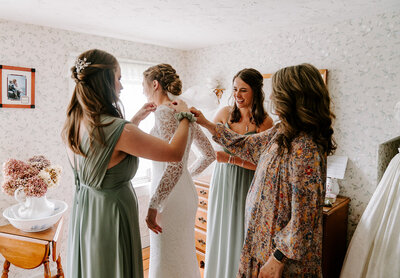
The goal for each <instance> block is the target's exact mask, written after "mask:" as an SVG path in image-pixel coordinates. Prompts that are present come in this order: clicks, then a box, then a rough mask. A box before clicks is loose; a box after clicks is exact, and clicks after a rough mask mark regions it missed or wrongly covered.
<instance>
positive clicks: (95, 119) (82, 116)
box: [62, 49, 123, 156]
mask: <svg viewBox="0 0 400 278" xmlns="http://www.w3.org/2000/svg"><path fill="white" fill-rule="evenodd" d="M77 61H81V63H85V66H84V67H83V68H81V67H80V66H79V64H78V63H76V64H75V65H74V66H73V67H72V68H71V72H72V76H71V77H72V79H73V80H74V81H75V83H76V84H75V89H74V92H73V94H72V98H71V101H70V103H69V105H68V109H67V119H66V121H65V123H64V128H63V132H62V137H63V140H64V142H65V143H66V144H67V145H68V147H69V148H70V149H71V150H72V151H73V152H74V153H76V154H80V155H83V156H86V154H84V153H83V151H82V150H81V148H80V127H81V123H82V120H83V121H84V123H85V126H86V128H87V131H88V135H89V140H90V144H92V143H93V141H95V140H96V141H97V142H99V143H100V144H104V143H105V139H104V133H103V131H102V129H101V127H104V126H106V125H109V124H110V123H108V124H101V122H100V115H103V114H104V115H110V116H113V117H118V118H123V114H122V112H121V109H120V107H119V104H118V101H119V100H118V96H117V94H116V92H115V71H116V70H117V68H118V61H117V59H116V58H115V57H114V56H113V55H111V54H109V53H107V52H105V51H102V50H98V49H92V50H88V51H86V52H84V53H82V54H81V55H79V57H78V60H77ZM77 66H78V69H77Z"/></svg>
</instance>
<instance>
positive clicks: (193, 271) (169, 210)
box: [149, 105, 215, 278]
mask: <svg viewBox="0 0 400 278" xmlns="http://www.w3.org/2000/svg"><path fill="white" fill-rule="evenodd" d="M178 124H179V123H178V121H177V120H176V119H175V118H174V110H173V109H171V108H169V107H168V106H165V105H161V106H159V107H158V108H157V110H156V112H155V125H154V127H153V129H152V131H151V134H152V135H154V136H157V137H159V138H161V139H165V140H168V141H169V140H170V139H171V138H172V136H173V134H174V133H175V130H176V129H177V127H178ZM192 142H194V143H195V145H196V146H197V147H198V149H199V150H200V152H201V153H202V156H201V157H200V158H198V159H197V160H196V161H195V162H194V163H193V164H192V166H191V168H190V170H188V168H187V163H188V157H189V152H190V148H191V145H192ZM214 160H215V154H214V150H213V148H212V146H211V143H210V142H209V141H208V139H207V137H206V136H205V134H204V133H203V132H202V131H201V129H200V127H199V126H198V125H197V124H196V123H192V124H190V130H189V137H188V142H187V145H186V150H185V154H184V156H183V159H182V161H181V162H174V163H166V162H153V169H152V182H151V194H152V197H151V200H150V207H151V208H155V209H157V210H158V216H157V223H158V224H159V225H160V226H161V227H162V230H163V232H162V233H161V234H158V235H156V234H155V233H153V232H152V231H150V268H149V278H191V277H193V278H199V277H200V272H199V267H198V264H197V259H196V249H195V237H194V223H195V216H196V211H197V206H198V204H197V203H198V198H197V192H196V189H195V186H194V183H193V180H192V176H195V175H197V174H199V173H201V172H202V171H203V170H204V169H205V168H207V166H208V165H210V164H211V163H212V162H213V161H214Z"/></svg>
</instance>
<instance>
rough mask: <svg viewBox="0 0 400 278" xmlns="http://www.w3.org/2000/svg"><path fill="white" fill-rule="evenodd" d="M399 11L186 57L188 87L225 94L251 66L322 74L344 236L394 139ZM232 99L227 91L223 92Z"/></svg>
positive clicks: (399, 82) (399, 125)
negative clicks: (214, 82) (343, 200)
mask: <svg viewBox="0 0 400 278" xmlns="http://www.w3.org/2000/svg"><path fill="white" fill-rule="evenodd" d="M399 50H400V11H397V12H392V13H386V14H381V15H376V16H371V17H366V18H360V19H354V20H350V21H346V22H341V23H337V24H334V25H323V24H322V25H319V26H316V27H308V28H300V27H294V29H293V30H290V31H284V30H279V31H278V30H277V32H275V33H273V34H272V33H266V34H265V36H263V37H261V38H259V39H258V40H254V41H242V42H235V43H229V44H224V45H219V46H216V47H209V48H204V49H199V50H193V51H187V52H185V55H186V57H185V62H186V63H187V69H188V72H187V77H188V78H187V80H186V85H187V86H189V87H190V86H194V85H202V84H205V83H206V82H207V79H208V78H217V79H220V80H222V83H223V85H224V86H223V87H225V88H230V85H231V82H232V81H231V79H232V77H233V76H234V74H235V73H236V72H237V71H239V70H240V69H242V68H245V67H254V68H256V69H258V70H259V71H261V72H262V73H273V72H274V71H276V70H278V69H279V68H281V67H285V66H290V65H295V64H299V63H304V62H308V63H311V64H314V65H315V66H316V67H318V68H320V69H328V71H329V74H328V87H329V90H330V93H331V96H332V100H333V105H334V107H333V109H334V112H335V114H336V117H337V118H336V122H335V124H334V129H335V138H336V141H337V144H338V149H337V152H336V154H338V155H346V156H348V157H349V163H348V166H347V172H346V175H345V178H344V179H343V180H340V181H339V184H340V187H341V194H342V195H345V196H348V197H350V198H351V205H350V218H349V220H350V221H349V222H350V223H349V228H350V234H352V232H353V231H354V229H355V226H356V224H357V222H358V220H359V218H360V216H361V214H362V212H363V211H364V209H365V207H366V205H367V203H368V201H369V199H370V198H371V195H372V194H373V192H374V190H375V188H376V186H377V160H378V146H379V144H381V143H383V142H385V141H387V140H389V139H391V138H393V137H396V136H398V135H400V122H398V121H396V120H394V106H395V104H396V102H398V101H399V100H400V93H399V91H400V68H399V66H398V65H399V64H400V51H399ZM225 93H226V94H230V89H228V90H226V91H225Z"/></svg>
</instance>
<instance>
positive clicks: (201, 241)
mask: <svg viewBox="0 0 400 278" xmlns="http://www.w3.org/2000/svg"><path fill="white" fill-rule="evenodd" d="M194 237H195V241H196V248H197V250H199V251H201V252H203V253H205V252H206V238H207V234H206V233H205V232H203V231H201V230H199V229H196V230H195V231H194Z"/></svg>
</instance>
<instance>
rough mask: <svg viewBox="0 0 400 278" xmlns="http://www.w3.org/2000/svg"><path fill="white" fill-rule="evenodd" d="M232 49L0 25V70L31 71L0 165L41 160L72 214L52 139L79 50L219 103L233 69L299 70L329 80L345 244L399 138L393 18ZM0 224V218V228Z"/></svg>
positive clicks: (59, 151)
mask: <svg viewBox="0 0 400 278" xmlns="http://www.w3.org/2000/svg"><path fill="white" fill-rule="evenodd" d="M236 39H238V40H239V41H238V42H233V43H229V44H224V45H219V46H215V47H209V48H203V49H198V50H192V51H180V50H174V49H170V48H164V47H158V46H153V45H148V44H141V43H135V42H128V41H122V40H116V39H111V38H104V37H99V36H91V35H86V34H81V33H75V32H70V31H64V30H59V29H52V28H47V27H40V26H34V25H28V24H21V23H15V22H10V21H3V20H0V49H1V51H0V64H2V65H10V66H21V67H32V68H35V69H36V108H35V109H9V108H7V109H5V108H3V109H0V130H1V132H0V162H3V161H5V160H6V159H7V158H10V157H13V158H18V159H27V158H29V157H31V156H33V155H36V154H45V155H46V156H47V157H48V158H49V159H50V160H51V161H52V162H53V163H55V164H60V165H61V166H62V167H63V168H64V172H63V174H62V182H61V184H60V186H59V187H58V188H54V189H52V190H50V191H49V193H48V197H49V198H50V199H52V198H53V199H60V200H64V201H66V202H67V203H68V204H69V205H70V204H71V201H72V196H73V190H74V188H73V186H74V183H73V176H72V171H70V166H69V163H68V160H67V157H66V155H65V148H64V146H63V144H62V142H61V138H60V132H61V129H62V125H63V122H64V119H65V109H66V107H67V105H68V102H69V98H70V95H71V90H70V89H71V87H70V78H69V75H70V74H69V72H68V70H69V68H70V67H71V66H72V65H71V57H73V56H74V55H76V54H79V53H81V52H83V51H85V50H87V49H91V48H100V49H103V50H106V51H108V52H110V53H112V54H114V55H115V56H117V57H120V58H124V59H131V60H141V61H148V62H155V63H157V62H167V63H171V64H172V65H173V66H174V67H175V68H176V69H177V71H178V72H179V73H180V76H181V77H182V80H183V83H184V89H185V88H191V87H193V86H203V87H204V86H205V84H206V83H207V82H209V80H210V78H211V79H218V80H219V81H220V83H221V85H222V86H223V87H224V88H225V89H226V90H225V93H224V98H225V99H226V98H227V97H228V96H229V94H230V85H231V82H232V80H231V78H232V77H233V75H234V74H235V73H236V72H237V71H238V70H240V69H242V68H245V67H254V68H256V69H258V70H260V71H261V72H262V73H273V72H274V71H276V70H277V69H279V68H281V67H284V66H289V65H294V64H299V63H303V62H308V63H312V64H314V65H315V66H316V67H318V68H321V69H328V71H329V73H328V87H329V90H330V93H331V97H332V102H333V110H334V112H335V114H336V121H335V123H334V129H335V139H336V142H337V144H338V149H337V151H336V154H338V155H346V156H348V157H349V163H348V166H347V171H346V175H345V178H344V179H343V180H340V181H339V184H340V187H341V194H342V195H345V196H348V197H350V198H351V203H350V217H349V228H350V233H349V236H350V235H351V234H352V232H353V231H354V229H355V226H356V224H357V222H358V220H359V218H360V216H361V214H362V212H363V211H364V209H365V207H366V205H367V203H368V201H369V199H370V198H371V195H372V194H373V192H374V190H375V188H376V185H377V168H378V167H377V163H378V162H377V161H378V148H379V144H381V143H383V142H386V141H388V140H390V139H392V138H394V137H397V136H399V135H400V122H398V121H396V120H394V113H393V112H394V105H395V103H396V102H398V101H399V100H400V94H399V89H400V88H399V85H400V82H399V81H400V68H399V67H398V65H399V64H400V52H399V49H400V11H396V12H392V13H385V14H381V15H376V16H370V17H365V18H360V19H354V20H350V21H346V22H340V23H337V24H334V25H323V24H321V25H319V26H316V27H308V28H300V27H294V28H293V29H292V30H276V32H274V33H266V34H265V35H264V36H263V37H260V38H259V39H257V40H253V41H240V38H236ZM122 74H123V73H122ZM122 93H126V92H124V91H123V92H122ZM128 93H130V92H128ZM131 93H141V92H131ZM0 180H2V177H1V176H0ZM138 199H139V202H140V213H141V232H142V236H143V238H144V241H145V242H147V241H148V230H147V229H146V228H145V226H144V225H145V224H144V222H143V218H144V216H145V214H146V210H147V202H148V195H147V192H146V190H144V189H141V190H138ZM13 204H15V200H14V199H13V198H11V197H9V196H7V195H5V194H3V193H1V194H0V211H3V210H4V209H5V208H6V207H8V206H10V205H13ZM68 220H69V219H68V214H66V218H65V222H64V223H66V224H65V225H64V230H63V235H62V246H61V249H62V258H63V265H64V266H66V249H67V244H66V237H67V223H68ZM6 223H7V221H6V220H5V219H4V218H3V217H0V224H1V225H3V224H6ZM0 257H1V256H0ZM2 263H3V259H2V257H1V259H0V265H2ZM54 267H55V264H54V263H52V264H51V268H52V269H53V268H54ZM28 273H29V274H28ZM41 273H43V269H42V268H41V267H40V268H38V269H36V270H30V271H28V272H27V271H23V270H20V269H16V268H15V267H13V266H11V271H10V276H9V277H12V278H14V277H31V276H33V275H34V274H38V275H40V274H41Z"/></svg>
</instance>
